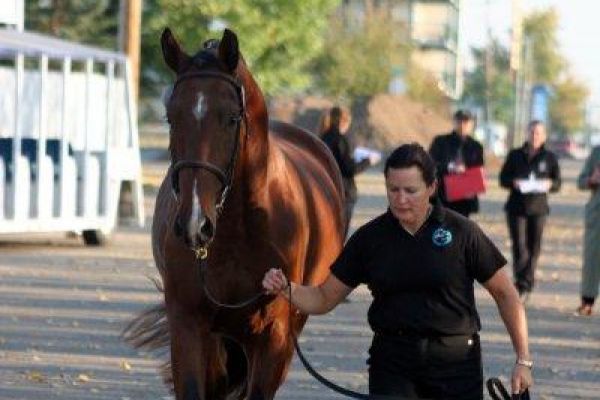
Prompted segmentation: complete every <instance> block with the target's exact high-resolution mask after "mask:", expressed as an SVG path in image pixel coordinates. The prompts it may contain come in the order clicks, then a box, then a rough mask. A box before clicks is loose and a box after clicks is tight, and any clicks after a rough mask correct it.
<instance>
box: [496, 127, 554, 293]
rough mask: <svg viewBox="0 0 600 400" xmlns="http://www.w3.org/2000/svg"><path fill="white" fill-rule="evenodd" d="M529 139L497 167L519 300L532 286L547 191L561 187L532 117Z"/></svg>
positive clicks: (543, 130) (551, 156)
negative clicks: (504, 197) (504, 194)
mask: <svg viewBox="0 0 600 400" xmlns="http://www.w3.org/2000/svg"><path fill="white" fill-rule="evenodd" d="M527 129H528V140H527V142H525V144H524V145H523V146H522V147H520V148H517V149H513V150H511V151H510V153H508V156H507V157H506V161H505V162H504V165H503V166H502V170H501V171H500V186H502V187H503V188H505V189H508V190H510V194H509V196H508V200H507V202H506V205H505V207H504V210H505V211H506V219H507V223H508V231H509V233H510V238H511V241H512V255H513V271H514V278H515V286H516V287H517V290H518V291H519V295H520V297H521V300H522V301H526V300H527V299H528V298H529V294H530V293H531V291H532V290H533V286H534V283H535V282H534V280H535V270H536V267H537V261H538V258H539V255H540V249H541V243H542V232H543V230H544V224H545V222H546V216H547V215H548V214H549V213H550V208H549V207H548V194H547V193H548V192H557V191H558V190H559V189H560V184H561V180H560V169H559V166H558V161H557V159H556V156H555V155H554V153H552V152H551V151H548V150H546V148H545V146H544V145H545V143H546V128H545V126H544V124H543V123H542V122H541V121H537V120H534V121H531V122H530V123H529V125H528V127H527Z"/></svg>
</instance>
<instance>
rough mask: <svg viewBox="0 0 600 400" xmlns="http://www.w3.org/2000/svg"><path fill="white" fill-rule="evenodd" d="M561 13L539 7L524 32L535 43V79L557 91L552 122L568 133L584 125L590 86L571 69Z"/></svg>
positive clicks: (555, 127) (533, 56)
mask: <svg viewBox="0 0 600 400" xmlns="http://www.w3.org/2000/svg"><path fill="white" fill-rule="evenodd" d="M558 26H559V17H558V13H557V12H556V10H554V9H552V8H550V9H547V10H542V11H536V12H533V13H531V14H530V15H528V16H527V17H526V18H525V20H524V22H523V32H524V33H525V36H526V37H527V38H528V40H529V41H530V43H531V46H532V63H533V65H532V69H533V73H532V77H531V78H532V80H533V82H535V83H546V84H549V85H550V87H551V88H552V90H553V92H554V96H553V98H552V101H551V104H550V124H551V128H552V130H553V131H554V132H556V133H558V134H561V135H568V134H572V133H575V132H577V131H578V130H580V129H581V128H583V124H584V123H585V115H584V109H585V103H586V101H587V98H588V96H589V90H588V88H587V86H586V85H585V84H584V83H583V82H581V81H579V80H577V79H576V78H574V77H573V76H572V75H571V74H570V72H569V69H568V67H569V65H568V62H567V61H566V60H565V58H564V57H563V55H562V54H561V53H560V50H559V46H558V39H557V37H556V36H557V30H558Z"/></svg>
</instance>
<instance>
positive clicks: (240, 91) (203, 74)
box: [171, 71, 264, 309]
mask: <svg viewBox="0 0 600 400" xmlns="http://www.w3.org/2000/svg"><path fill="white" fill-rule="evenodd" d="M203 78H213V79H221V80H223V81H225V82H227V83H229V84H230V85H231V86H233V88H234V89H235V91H236V93H237V95H238V103H239V107H240V113H239V115H238V116H237V117H236V118H237V123H238V125H237V129H236V134H235V142H234V146H233V150H232V152H231V155H230V157H229V162H228V164H227V167H226V169H225V170H224V171H223V170H222V169H221V168H219V167H217V166H216V165H214V164H213V163H210V162H208V161H203V160H178V161H175V160H173V161H172V165H171V189H172V190H173V196H174V197H175V199H177V198H178V196H179V193H180V186H179V172H180V171H181V170H182V169H186V168H192V169H203V170H205V171H208V172H210V173H211V174H213V175H214V176H215V177H216V178H217V179H218V180H219V182H220V183H221V198H220V200H219V202H218V203H217V206H216V208H217V216H219V215H220V214H221V213H222V211H223V207H224V205H225V201H226V200H227V195H228V194H229V192H230V190H231V186H232V184H233V174H234V170H235V165H236V161H237V156H238V153H239V147H240V130H241V127H242V125H241V122H242V121H243V122H244V126H245V129H246V135H248V132H249V128H248V119H247V113H246V96H245V92H244V87H243V86H242V84H241V83H240V82H239V81H238V80H237V79H235V78H233V77H231V76H229V75H226V74H224V73H221V72H216V71H198V72H193V73H186V74H185V73H184V74H183V75H181V76H179V77H178V78H177V81H175V84H174V85H173V92H174V91H175V88H176V87H177V85H179V84H180V83H181V82H183V81H185V80H189V79H203ZM193 251H194V254H195V256H196V259H197V260H198V263H199V266H200V276H201V281H202V282H201V285H202V287H203V289H204V293H205V295H206V297H207V298H208V299H209V300H210V302H211V303H213V304H214V305H215V306H217V307H219V308H228V309H240V308H244V307H246V306H248V305H250V304H252V303H254V302H255V301H256V300H258V299H259V298H261V297H263V295H264V294H263V293H262V292H259V293H257V294H256V295H254V296H253V297H252V298H250V299H248V300H245V301H242V302H240V303H235V304H228V303H222V302H220V301H219V300H217V299H216V298H215V297H214V296H213V295H212V294H211V293H210V291H209V290H208V288H207V286H206V277H205V272H206V270H207V268H206V265H207V258H208V246H207V245H203V246H200V247H199V248H197V249H193Z"/></svg>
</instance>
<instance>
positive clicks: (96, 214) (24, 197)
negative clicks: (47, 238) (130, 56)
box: [0, 28, 144, 245]
mask: <svg viewBox="0 0 600 400" xmlns="http://www.w3.org/2000/svg"><path fill="white" fill-rule="evenodd" d="M130 75H131V74H130V67H129V64H128V61H127V58H126V57H125V56H124V55H123V54H120V53H116V52H110V51H105V50H100V49H96V48H92V47H89V46H83V45H79V44H76V43H72V42H67V41H63V40H58V39H55V38H51V37H48V36H44V35H40V34H36V33H31V32H23V31H18V30H14V29H2V28H0V234H9V233H10V234H14V233H28V232H58V231H64V232H70V231H74V232H79V233H81V234H82V235H83V238H84V240H85V242H86V243H87V244H90V245H97V244H101V243H102V242H103V241H104V238H105V237H106V235H107V234H109V233H110V232H111V231H112V230H113V229H114V228H115V225H116V223H117V215H118V207H119V201H120V196H121V194H122V193H123V192H124V191H128V192H129V193H130V194H131V196H129V197H130V199H131V203H132V205H133V207H132V212H131V214H132V216H133V217H134V218H135V220H136V222H137V223H138V224H139V225H140V226H143V223H144V210H143V191H142V180H141V161H140V151H139V145H138V131H137V117H136V115H137V111H136V108H135V101H134V99H133V92H132V87H131V78H130Z"/></svg>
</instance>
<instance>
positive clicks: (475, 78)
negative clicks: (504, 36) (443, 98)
mask: <svg viewBox="0 0 600 400" xmlns="http://www.w3.org/2000/svg"><path fill="white" fill-rule="evenodd" d="M489 51H490V52H491V62H490V70H489V71H487V74H486V62H485V61H486V49H485V48H473V49H472V53H473V58H474V60H475V68H474V70H473V71H472V72H470V73H468V74H466V76H465V86H464V91H463V99H462V101H463V102H465V103H471V104H475V105H476V106H478V107H481V108H484V107H486V103H487V102H488V101H489V102H490V104H489V109H490V113H491V116H490V117H491V119H492V120H494V121H498V122H502V123H504V124H506V125H510V123H511V122H512V118H513V107H514V89H513V83H512V80H511V77H510V74H509V73H508V70H509V51H508V49H507V48H506V47H504V46H502V45H501V44H500V43H499V42H498V40H496V39H494V40H493V41H492V43H491V44H490V46H489Z"/></svg>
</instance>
